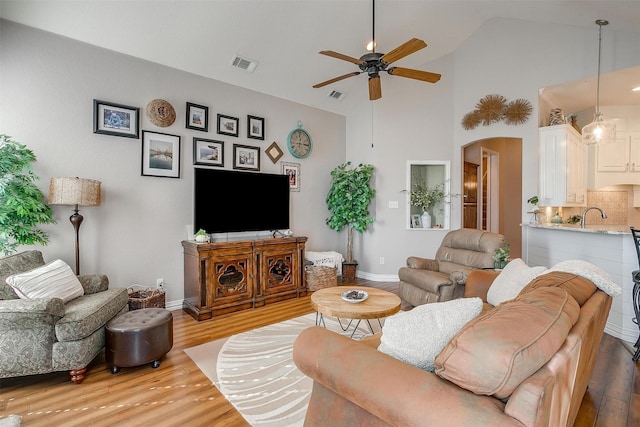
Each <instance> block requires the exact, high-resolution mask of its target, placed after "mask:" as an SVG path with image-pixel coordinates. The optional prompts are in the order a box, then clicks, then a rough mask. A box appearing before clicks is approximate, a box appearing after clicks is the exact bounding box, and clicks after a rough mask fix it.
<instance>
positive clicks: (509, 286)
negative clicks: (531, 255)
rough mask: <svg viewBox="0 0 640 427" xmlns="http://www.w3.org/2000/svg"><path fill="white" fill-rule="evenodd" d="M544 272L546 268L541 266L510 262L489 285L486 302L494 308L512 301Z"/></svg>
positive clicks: (516, 260) (518, 261)
mask: <svg viewBox="0 0 640 427" xmlns="http://www.w3.org/2000/svg"><path fill="white" fill-rule="evenodd" d="M546 270H547V267H542V266H540V267H529V266H528V265H527V264H525V262H524V261H523V260H522V259H520V258H516V259H514V260H512V261H510V262H509V263H508V264H507V265H506V266H505V267H504V269H503V270H502V272H500V274H499V275H498V277H496V278H495V280H494V281H493V283H492V284H491V287H490V288H489V292H487V302H488V303H489V304H491V305H493V306H496V305H498V304H500V303H502V302H505V301H509V300H511V299H514V298H515V297H517V296H518V294H519V293H520V291H521V290H522V288H524V287H525V286H527V284H529V282H530V281H532V280H533V279H534V278H535V277H536V276H539V275H540V274H542V273H543V272H545V271H546Z"/></svg>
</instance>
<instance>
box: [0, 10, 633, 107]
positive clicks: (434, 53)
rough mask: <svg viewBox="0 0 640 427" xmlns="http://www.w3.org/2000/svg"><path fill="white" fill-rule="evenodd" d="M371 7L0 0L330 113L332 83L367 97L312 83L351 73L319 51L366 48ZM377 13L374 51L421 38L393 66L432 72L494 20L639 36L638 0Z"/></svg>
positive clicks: (68, 29) (146, 55) (361, 86)
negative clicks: (600, 24)
mask: <svg viewBox="0 0 640 427" xmlns="http://www.w3.org/2000/svg"><path fill="white" fill-rule="evenodd" d="M371 11H372V3H371V1H370V0H342V1H333V0H209V1H203V0H201V1H190V0H174V1H150V0H134V1H116V0H111V1H104V0H82V1H78V0H75V1H63V0H49V1H31V0H17V1H15V0H0V16H1V17H3V18H5V19H8V20H11V21H15V22H19V23H22V24H25V25H29V26H32V27H36V28H40V29H43V30H46V31H50V32H53V33H57V34H60V35H63V36H66V37H70V38H73V39H77V40H80V41H83V42H86V43H90V44H93V45H96V46H100V47H104V48H107V49H110V50H114V51H117V52H121V53H124V54H128V55H132V56H135V57H139V58H142V59H146V60H149V61H153V62H156V63H159V64H163V65H167V66H170V67H174V68H177V69H180V70H184V71H187V72H191V73H194V74H198V75H201V76H205V77H210V78H213V79H216V80H220V81H223V82H227V83H231V84H234V85H238V86H242V87H245V88H248V89H252V90H256V91H259V92H263V93H267V94H270V95H274V96H278V97H281V98H285V99H288V100H292V101H296V102H300V103H303V104H306V105H311V106H315V107H318V108H322V109H326V110H329V111H336V112H341V107H340V102H338V101H335V100H332V99H330V98H329V97H328V96H327V94H328V93H329V92H330V91H331V90H333V89H336V90H339V91H342V92H345V93H346V95H347V97H349V98H350V99H354V98H355V99H357V100H362V103H363V104H366V103H369V102H370V101H369V100H368V94H367V85H366V82H365V80H366V77H364V76H358V77H354V78H350V79H346V80H343V81H341V82H338V83H335V84H333V85H329V86H326V87H324V88H322V89H313V88H312V87H311V86H312V85H313V84H315V83H319V82H321V81H325V80H328V79H330V78H332V77H335V76H338V75H341V74H346V73H349V72H351V71H355V70H354V68H355V66H354V65H353V64H350V63H348V62H345V61H340V60H337V59H333V58H329V57H326V56H322V55H319V54H318V52H319V51H320V50H334V51H337V52H340V53H343V54H346V55H349V56H353V57H360V56H361V55H362V54H364V53H366V51H365V45H366V43H367V42H368V41H369V40H370V39H371V34H372V26H371V19H372V16H371ZM375 13H376V22H375V36H376V41H377V51H378V52H383V53H384V52H388V51H389V50H391V49H393V48H395V47H396V46H398V45H400V44H401V43H403V42H405V41H407V40H409V39H411V38H413V37H416V38H420V39H423V40H424V41H426V42H427V44H428V47H427V48H426V49H422V50H420V51H419V52H417V53H414V54H413V55H410V56H408V57H406V58H404V59H402V60H400V61H398V63H397V64H395V65H398V66H402V67H409V68H416V69H422V70H426V71H433V72H438V70H437V69H433V67H432V66H429V63H430V62H431V61H433V60H436V59H438V58H440V57H442V56H444V55H447V54H449V53H452V52H454V51H455V50H456V48H457V47H458V46H460V44H461V43H463V42H464V41H465V39H466V38H467V37H469V36H470V35H471V34H472V33H473V32H474V31H476V30H477V29H478V28H479V27H480V26H481V25H483V24H484V23H486V22H487V21H489V20H491V19H492V18H499V17H501V18H514V19H522V20H528V21H536V22H546V23H553V24H565V25H571V26H581V27H586V28H591V29H593V40H594V49H596V47H597V25H595V24H594V21H595V20H596V19H599V18H603V19H608V20H609V21H610V22H611V24H610V25H609V26H608V27H605V30H604V31H609V30H617V31H629V32H640V1H639V0H632V1H585V0H581V1H560V0H554V1H542V0H537V1H536V0H529V1H527V0H511V1H482V0H467V1H462V0H444V1H431V0H423V1H418V0H415V1H409V0H396V1H394V0H377V1H376V12H375ZM505 36H508V35H505ZM550 48H551V47H550ZM234 54H238V55H241V56H243V57H246V58H248V59H252V60H255V61H258V63H259V65H258V66H257V68H256V69H255V71H254V72H252V73H249V72H247V71H243V70H239V69H237V68H234V67H231V66H230V62H231V60H232V58H233V56H234ZM384 78H394V79H395V78H397V77H390V76H387V75H386V74H385V75H384V76H383V79H384ZM403 80H406V82H404V83H403V84H407V85H420V84H425V83H421V82H417V81H414V80H409V79H403ZM639 84H640V82H639ZM383 87H384V82H383Z"/></svg>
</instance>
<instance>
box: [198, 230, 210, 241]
mask: <svg viewBox="0 0 640 427" xmlns="http://www.w3.org/2000/svg"><path fill="white" fill-rule="evenodd" d="M195 239H196V242H198V243H206V242H208V241H209V234H208V233H207V232H206V231H205V230H203V229H202V228H201V229H200V230H198V231H197V232H196V234H195Z"/></svg>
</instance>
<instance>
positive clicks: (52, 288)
mask: <svg viewBox="0 0 640 427" xmlns="http://www.w3.org/2000/svg"><path fill="white" fill-rule="evenodd" d="M7 283H8V284H9V286H11V287H12V288H13V290H14V291H15V292H16V294H18V296H19V297H20V298H23V299H37V298H60V299H61V300H62V301H64V302H65V303H67V302H69V301H71V300H72V299H74V298H77V297H80V296H82V295H84V288H83V287H82V285H81V284H80V281H79V280H78V278H77V277H76V275H75V274H73V272H72V271H71V267H69V266H68V265H67V264H66V263H65V262H64V261H62V260H59V259H57V260H55V261H52V262H50V263H48V264H45V265H43V266H41V267H38V268H35V269H33V270H30V271H26V272H24V273H18V274H14V275H12V276H9V277H7Z"/></svg>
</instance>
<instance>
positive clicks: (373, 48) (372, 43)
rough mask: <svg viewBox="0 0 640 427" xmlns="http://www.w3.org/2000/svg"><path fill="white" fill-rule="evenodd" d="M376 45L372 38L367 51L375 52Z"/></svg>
mask: <svg viewBox="0 0 640 427" xmlns="http://www.w3.org/2000/svg"><path fill="white" fill-rule="evenodd" d="M375 47H376V42H374V41H373V40H371V41H370V42H369V43H367V52H373V51H374V50H375Z"/></svg>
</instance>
